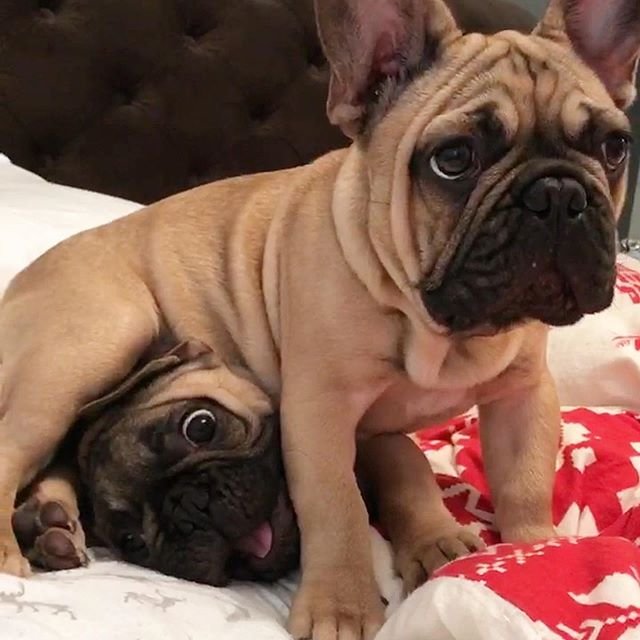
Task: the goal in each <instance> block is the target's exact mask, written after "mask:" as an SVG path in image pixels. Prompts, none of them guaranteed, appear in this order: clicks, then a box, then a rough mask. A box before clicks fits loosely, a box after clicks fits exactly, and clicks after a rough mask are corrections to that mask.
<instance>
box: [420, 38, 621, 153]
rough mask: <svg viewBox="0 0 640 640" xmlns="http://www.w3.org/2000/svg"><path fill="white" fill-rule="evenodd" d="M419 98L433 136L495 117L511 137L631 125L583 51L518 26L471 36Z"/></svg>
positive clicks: (426, 80) (567, 135) (425, 81)
mask: <svg viewBox="0 0 640 640" xmlns="http://www.w3.org/2000/svg"><path fill="white" fill-rule="evenodd" d="M414 97H417V101H418V102H420V107H419V108H420V110H421V112H422V116H423V118H424V122H425V124H426V125H427V128H428V135H429V136H433V137H437V136H439V135H445V134H450V133H451V132H452V131H454V132H455V130H456V129H458V130H459V129H462V131H460V132H461V133H463V132H464V128H465V127H469V128H472V127H474V126H477V125H478V122H479V121H480V122H482V120H483V119H484V120H486V119H488V118H489V119H491V120H493V124H494V125H499V130H500V134H501V135H502V136H503V137H504V138H506V140H505V141H506V142H507V143H510V144H514V143H517V142H518V141H519V140H527V139H530V138H531V137H532V136H536V137H539V136H543V137H547V138H550V139H556V140H557V139H558V137H559V136H560V137H561V139H562V140H565V141H567V142H569V143H571V142H573V141H578V140H579V138H580V136H582V135H584V134H585V132H587V131H589V130H598V129H612V130H613V129H615V130H621V131H628V130H629V122H628V119H627V118H626V116H625V115H624V113H622V112H621V111H620V110H619V109H617V108H616V106H615V104H614V103H613V101H612V99H611V97H610V96H609V94H608V93H607V91H606V90H605V88H604V87H603V85H602V83H601V82H600V81H599V79H598V78H597V76H596V75H595V74H594V73H593V72H592V71H591V69H589V67H587V66H586V65H585V64H584V63H583V62H582V61H581V60H580V59H579V58H578V57H577V56H576V55H575V54H573V53H572V52H571V51H570V50H569V49H568V48H566V47H564V46H562V45H560V44H556V43H554V42H552V41H550V40H547V39H543V38H541V37H538V36H535V35H524V34H521V33H518V32H515V31H504V32H501V33H498V34H495V35H480V34H469V35H466V36H464V37H463V38H461V39H460V40H459V42H457V43H456V45H454V46H452V47H451V48H450V49H449V50H448V51H447V52H446V53H445V57H444V59H443V61H442V64H441V65H440V67H439V69H438V70H437V72H436V75H435V76H433V75H431V74H430V72H429V71H427V73H426V74H425V75H424V76H423V77H422V79H421V80H419V81H418V87H417V90H416V93H415V94H414ZM414 104H416V103H414ZM496 129H498V127H496Z"/></svg>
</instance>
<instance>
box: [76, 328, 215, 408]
mask: <svg viewBox="0 0 640 640" xmlns="http://www.w3.org/2000/svg"><path fill="white" fill-rule="evenodd" d="M208 353H212V350H211V348H210V347H208V346H207V345H206V344H204V342H201V341H200V340H194V339H190V340H185V341H184V342H181V343H180V344H178V345H177V346H175V347H174V348H173V349H171V350H170V351H168V352H167V353H165V354H163V355H161V356H159V357H157V358H154V359H153V360H150V361H149V362H147V363H146V364H145V365H144V366H142V367H140V368H139V369H134V370H133V371H132V372H131V373H130V374H129V376H127V377H126V378H125V379H124V380H123V381H122V382H121V383H120V384H119V385H118V386H117V387H115V388H114V389H112V390H111V391H110V392H109V393H107V394H106V395H104V396H102V397H100V398H98V399H97V400H94V401H93V402H90V403H88V404H86V405H85V406H84V407H82V409H80V412H79V414H78V417H80V418H84V419H86V418H87V417H88V416H92V415H95V414H96V413H99V412H100V411H101V410H102V409H104V407H106V406H107V405H110V404H112V403H113V402H115V401H117V400H118V399H119V398H122V397H124V396H126V395H127V394H128V393H130V392H131V391H132V390H133V389H135V388H137V387H139V386H140V385H141V384H142V383H145V382H149V381H150V380H151V379H152V378H156V377H157V376H159V375H161V374H163V373H166V372H167V371H170V370H171V369H175V368H176V367H178V366H180V365H182V364H184V363H186V362H190V361H192V360H195V359H196V358H198V357H200V356H202V355H205V354H208Z"/></svg>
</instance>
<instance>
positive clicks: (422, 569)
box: [395, 526, 486, 594]
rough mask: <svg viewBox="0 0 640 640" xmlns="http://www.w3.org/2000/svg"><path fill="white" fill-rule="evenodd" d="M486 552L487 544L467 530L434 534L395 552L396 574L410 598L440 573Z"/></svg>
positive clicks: (447, 530) (457, 529)
mask: <svg viewBox="0 0 640 640" xmlns="http://www.w3.org/2000/svg"><path fill="white" fill-rule="evenodd" d="M485 548H486V545H485V543H484V542H483V541H482V540H481V539H480V538H479V537H478V536H476V535H475V534H474V533H472V532H471V531H469V530H468V529H465V528H464V527H457V526H456V527H455V528H453V529H451V528H449V529H445V530H444V531H442V532H437V533H435V534H434V532H430V533H429V534H428V535H425V537H419V538H417V539H414V540H413V541H412V542H411V543H410V544H407V545H406V546H403V547H401V548H399V549H397V550H395V566H396V571H397V572H398V573H399V574H400V577H401V578H402V582H403V585H404V589H405V592H406V593H407V594H409V593H411V592H412V591H414V590H415V589H417V588H418V587H419V586H420V585H421V584H423V583H424V582H425V581H426V580H427V579H428V578H429V577H430V576H431V574H432V573H433V572H434V571H435V570H436V569H439V568H440V567H442V566H444V565H445V564H447V563H448V562H451V561H452V560H455V559H456V558H461V557H463V556H466V555H468V554H470V553H473V552H474V551H482V550H484V549H485Z"/></svg>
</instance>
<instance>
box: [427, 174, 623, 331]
mask: <svg viewBox="0 0 640 640" xmlns="http://www.w3.org/2000/svg"><path fill="white" fill-rule="evenodd" d="M474 223H475V224H474ZM474 223H472V224H471V225H470V227H469V230H468V231H467V233H466V234H465V235H464V236H463V238H462V240H461V242H460V244H459V246H458V247H457V248H456V250H455V251H454V252H452V258H451V260H450V262H449V264H448V265H447V267H446V269H443V270H442V273H443V277H442V278H441V281H440V282H435V283H434V282H429V280H428V279H427V280H425V282H424V283H423V286H422V289H421V295H422V299H423V302H424V304H425V307H426V309H427V310H428V312H429V314H430V315H431V317H432V318H433V319H434V320H435V321H436V322H438V323H439V324H440V325H441V326H443V327H446V328H447V329H449V330H450V331H452V332H462V331H474V330H489V331H492V330H501V329H505V328H508V327H510V326H512V325H515V324H517V323H519V322H521V321H524V320H540V321H542V322H544V323H546V324H549V325H558V326H559V325H568V324H572V323H574V322H576V321H578V320H579V319H580V318H581V317H582V316H583V315H585V314H588V313H595V312H598V311H602V310H603V309H605V308H607V307H608V306H609V304H610V303H611V301H612V299H613V292H614V284H615V277H616V271H615V258H616V227H615V220H614V215H613V212H612V210H611V204H610V202H609V201H608V199H607V198H606V197H605V196H604V195H602V193H601V192H600V191H599V189H598V188H597V186H596V185H595V184H593V183H592V182H591V180H590V179H588V178H585V176H581V175H578V172H577V171H573V170H571V169H569V168H567V167H562V168H555V170H553V169H552V170H550V169H549V167H548V166H545V167H544V168H542V170H538V171H533V172H527V175H522V176H520V177H519V178H518V179H517V180H516V181H514V184H513V185H512V187H511V190H510V193H509V194H508V195H507V196H506V197H504V198H503V199H502V200H501V201H500V202H499V203H498V205H497V206H496V207H494V208H493V209H492V210H491V211H489V212H488V214H487V215H486V217H485V218H484V219H483V220H475V221H474Z"/></svg>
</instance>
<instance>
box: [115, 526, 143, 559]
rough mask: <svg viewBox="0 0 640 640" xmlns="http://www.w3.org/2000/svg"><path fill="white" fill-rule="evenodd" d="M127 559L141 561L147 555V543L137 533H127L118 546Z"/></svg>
mask: <svg viewBox="0 0 640 640" xmlns="http://www.w3.org/2000/svg"><path fill="white" fill-rule="evenodd" d="M118 546H119V547H120V549H121V551H122V553H123V554H124V556H125V557H126V558H129V559H137V560H140V559H142V557H143V556H144V555H146V553H147V543H146V542H145V541H144V539H143V538H142V536H141V535H139V534H137V533H130V532H128V533H125V534H123V536H122V537H121V538H120V543H119V544H118Z"/></svg>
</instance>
